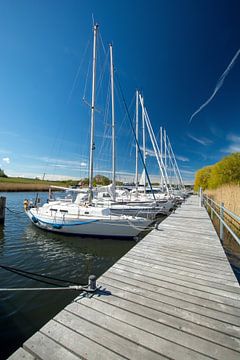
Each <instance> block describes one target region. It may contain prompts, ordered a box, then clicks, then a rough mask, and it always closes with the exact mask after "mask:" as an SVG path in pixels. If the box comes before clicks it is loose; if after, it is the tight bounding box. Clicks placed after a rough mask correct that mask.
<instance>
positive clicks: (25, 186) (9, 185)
mask: <svg viewBox="0 0 240 360" xmlns="http://www.w3.org/2000/svg"><path fill="white" fill-rule="evenodd" d="M77 183H78V182H76V181H73V180H68V181H49V180H39V179H27V178H20V177H16V178H15V177H0V192H17V191H29V192H30V191H48V189H49V187H50V185H55V186H63V187H69V186H75V185H77Z"/></svg>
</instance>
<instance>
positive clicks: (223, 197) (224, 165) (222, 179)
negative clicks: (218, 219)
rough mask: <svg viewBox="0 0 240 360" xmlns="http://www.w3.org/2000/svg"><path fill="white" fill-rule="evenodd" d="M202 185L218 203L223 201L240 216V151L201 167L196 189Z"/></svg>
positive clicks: (205, 191)
mask: <svg viewBox="0 0 240 360" xmlns="http://www.w3.org/2000/svg"><path fill="white" fill-rule="evenodd" d="M200 187H201V188H202V189H203V191H204V193H205V194H206V195H208V196H209V197H211V198H212V199H213V200H214V201H216V202H217V203H218V204H221V203H222V202H223V203H224V206H225V208H227V209H229V210H230V211H232V212H233V213H235V214H236V215H238V216H240V201H239V199H240V152H235V153H232V154H230V155H228V156H225V157H224V158H223V159H222V160H220V161H219V162H217V163H215V164H213V165H210V166H206V167H204V168H202V169H199V170H198V171H197V172H196V175H195V182H194V190H195V191H197V192H198V191H199V188H200Z"/></svg>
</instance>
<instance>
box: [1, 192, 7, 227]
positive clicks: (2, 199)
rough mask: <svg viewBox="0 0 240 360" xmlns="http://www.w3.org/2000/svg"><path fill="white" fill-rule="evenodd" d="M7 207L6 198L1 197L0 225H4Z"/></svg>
mask: <svg viewBox="0 0 240 360" xmlns="http://www.w3.org/2000/svg"><path fill="white" fill-rule="evenodd" d="M5 207H6V198H5V197H4V196H1V197H0V224H4V221H5Z"/></svg>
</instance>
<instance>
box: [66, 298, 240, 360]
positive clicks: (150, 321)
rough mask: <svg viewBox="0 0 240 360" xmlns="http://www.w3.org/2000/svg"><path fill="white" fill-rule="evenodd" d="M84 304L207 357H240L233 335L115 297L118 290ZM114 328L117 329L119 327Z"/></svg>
mask: <svg viewBox="0 0 240 360" xmlns="http://www.w3.org/2000/svg"><path fill="white" fill-rule="evenodd" d="M82 304H83V305H85V306H87V307H88V308H90V309H88V310H89V311H90V313H92V309H94V311H98V314H99V312H100V313H103V314H105V316H106V314H107V316H111V317H112V318H114V319H117V320H120V321H121V322H124V323H126V324H128V325H132V326H135V327H136V328H138V329H140V330H141V329H144V331H145V332H149V333H151V334H152V335H156V336H159V337H160V338H163V339H165V340H168V341H171V342H173V345H172V346H173V347H174V346H175V344H178V345H182V346H185V347H186V348H189V349H191V350H194V351H197V352H200V353H202V354H204V355H207V356H212V357H214V356H217V358H218V359H222V360H225V359H226V356H230V357H231V358H232V359H236V360H239V354H237V353H236V352H235V351H232V350H230V349H234V350H238V351H239V350H240V341H239V338H238V339H237V338H233V337H229V336H226V335H223V334H221V333H219V332H217V331H213V330H209V329H207V328H205V327H202V326H198V325H196V324H194V323H192V322H188V321H184V320H182V319H179V318H176V317H175V318H174V317H172V316H167V315H165V314H163V313H162V312H161V311H160V312H159V311H156V310H153V309H149V308H148V307H147V306H141V305H138V304H136V303H132V302H129V301H127V300H123V299H119V298H117V297H115V296H114V292H113V296H112V297H111V299H107V297H105V299H102V301H99V300H98V299H94V298H93V299H91V301H89V299H83V300H82ZM145 305H146V304H145ZM71 308H72V311H73V312H74V313H75V310H76V309H78V308H79V307H77V306H76V305H75V304H71ZM84 311H86V310H84ZM143 314H144V315H143ZM84 316H85V315H84ZM97 321H98V322H99V324H100V321H102V319H101V316H100V318H99V319H98V320H97ZM105 321H106V320H105ZM112 323H113V320H112V319H111V320H110V325H109V324H108V323H107V324H106V325H104V326H106V327H107V328H108V329H109V326H111V325H112ZM116 325H117V323H116ZM121 326H122V325H121ZM111 329H113V331H114V330H115V331H116V326H115V328H114V327H113V328H111ZM118 331H119V330H118ZM136 332H137V331H135V333H136ZM125 336H126V335H125ZM145 336H146V335H145ZM226 348H228V349H226ZM166 355H167V354H166Z"/></svg>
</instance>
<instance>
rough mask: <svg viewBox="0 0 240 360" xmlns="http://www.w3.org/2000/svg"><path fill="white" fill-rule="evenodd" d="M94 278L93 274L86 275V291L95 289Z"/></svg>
mask: <svg viewBox="0 0 240 360" xmlns="http://www.w3.org/2000/svg"><path fill="white" fill-rule="evenodd" d="M96 279H97V278H96V276H95V275H90V276H89V277H88V291H95V290H96V289H97V284H96Z"/></svg>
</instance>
